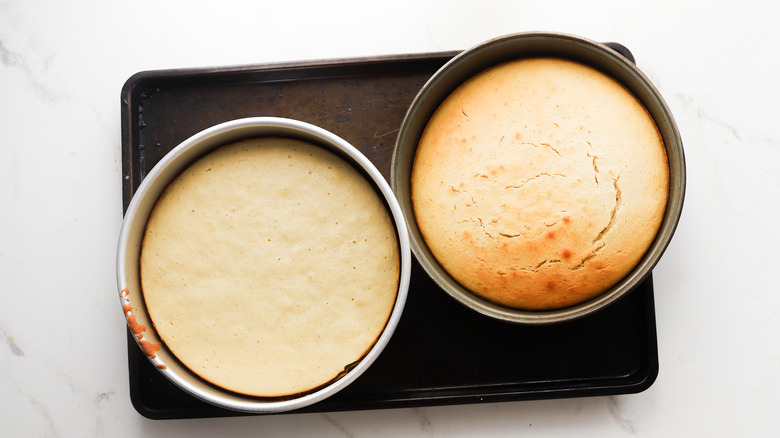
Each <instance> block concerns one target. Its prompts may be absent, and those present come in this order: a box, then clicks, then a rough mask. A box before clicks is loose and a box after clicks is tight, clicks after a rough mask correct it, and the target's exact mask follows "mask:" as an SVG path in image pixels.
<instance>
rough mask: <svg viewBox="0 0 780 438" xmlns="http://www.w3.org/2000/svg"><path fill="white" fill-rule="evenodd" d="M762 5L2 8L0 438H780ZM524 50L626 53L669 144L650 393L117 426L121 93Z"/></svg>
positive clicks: (777, 195)
mask: <svg viewBox="0 0 780 438" xmlns="http://www.w3.org/2000/svg"><path fill="white" fill-rule="evenodd" d="M768 5H769V4H768V3H766V2H763V3H759V2H757V1H743V2H719V3H711V2H707V3H703V2H702V3H697V2H672V1H656V2H644V1H641V2H623V1H608V2H601V3H600V4H597V5H592V4H585V3H582V2H575V1H569V2H525V1H506V2H497V1H490V0H484V1H478V2H474V1H468V2H467V1H449V2H442V1H439V2H425V1H422V0H415V1H408V0H399V1H396V2H390V3H388V4H387V5H381V6H375V7H374V6H371V3H370V2H360V1H351V2H350V1H336V2H309V3H303V4H301V2H298V1H295V0H290V1H285V2H238V1H231V0H228V1H224V2H203V1H187V2H166V1H163V2H159V1H155V2H151V1H135V2H132V3H127V2H125V3H121V4H120V3H118V2H112V1H95V0H88V1H83V2H55V1H44V0H28V1H20V0H5V1H2V2H0V61H1V63H0V157H1V158H0V206H2V207H0V230H2V231H0V297H2V304H0V341H1V342H0V425H2V426H0V430H2V432H0V434H1V435H3V436H9V437H16V436H111V437H123V436H128V437H130V436H132V437H135V436H147V435H148V436H167V437H177V436H181V437H188V438H191V437H195V436H225V437H227V436H246V435H250V434H251V435H268V436H346V437H352V436H356V437H358V436H359V437H363V436H448V437H449V436H516V435H519V434H521V433H528V432H530V433H536V434H537V435H542V436H567V435H576V436H599V437H612V436H632V435H637V436H689V435H692V436H718V435H721V436H733V435H736V434H739V435H741V436H770V435H773V434H777V433H778V432H779V431H780V420H779V419H778V418H779V417H778V416H777V414H778V412H780V381H778V374H780V340H779V339H780V294H778V293H777V290H778V287H777V284H776V283H775V280H776V274H775V272H776V269H777V268H778V267H780V250H778V245H779V244H780V227H778V226H777V224H778V223H780V207H778V200H780V133H778V130H777V120H776V119H777V117H776V116H777V109H776V108H777V102H778V101H780V85H778V84H779V83H780V82H778V80H777V72H778V70H779V69H780V52H778V51H777V50H776V49H775V44H774V43H776V42H777V41H780V28H778V27H777V26H776V25H775V22H774V21H775V17H776V16H777V14H776V12H777V11H767V10H766V7H768ZM773 12H775V13H773ZM529 30H547V31H559V32H565V33H571V34H577V35H581V36H585V37H587V38H590V39H594V40H598V41H618V42H621V43H623V44H624V45H626V46H627V47H628V48H630V49H631V51H632V52H633V53H634V55H635V56H636V59H637V64H638V65H639V67H640V68H641V69H642V70H643V71H644V72H645V73H646V74H647V75H648V76H649V77H650V78H651V80H652V81H653V82H654V83H655V85H656V86H657V87H658V89H659V90H660V91H661V93H662V94H663V95H664V97H665V99H666V100H667V103H668V104H669V106H670V107H671V109H672V112H673V114H674V115H675V117H676V119H677V123H678V125H679V129H680V132H681V134H682V137H683V141H684V145H685V151H686V157H687V166H688V190H687V197H686V204H685V208H684V211H683V216H682V220H681V222H680V224H679V227H678V229H677V233H676V235H675V237H674V239H673V241H672V243H671V245H670V247H669V249H668V250H667V252H666V254H665V255H664V257H663V259H662V260H661V262H660V264H659V265H658V266H657V267H656V269H655V271H654V281H655V299H656V317H657V329H658V349H659V362H660V372H659V375H658V379H657V380H656V382H655V383H654V384H653V385H652V386H651V387H650V388H649V389H648V390H646V391H644V392H641V393H639V394H633V395H621V396H611V397H589V398H579V399H564V400H547V401H521V402H505V403H486V404H478V405H462V406H449V407H425V408H419V409H407V408H403V409H389V410H376V411H360V412H341V413H329V414H316V413H315V414H286V415H278V416H271V417H242V418H222V419H200V420H167V421H155V420H149V419H146V418H144V417H142V416H141V415H139V414H138V413H137V412H136V411H135V410H134V408H133V407H132V405H131V404H130V398H129V393H128V370H127V350H126V348H127V346H126V343H125V341H126V338H125V333H126V331H125V330H126V328H125V321H124V319H123V317H122V313H121V311H120V309H119V306H118V300H117V295H116V293H117V291H116V281H115V268H114V266H115V265H114V263H115V251H116V243H117V238H118V232H119V228H120V225H121V221H122V203H121V199H122V195H121V182H120V178H121V159H122V158H121V152H120V141H121V140H120V118H119V111H120V99H119V93H120V89H121V87H122V85H123V84H124V82H125V81H126V80H127V79H128V78H129V77H130V76H131V75H133V74H134V73H136V72H139V71H143V70H151V69H167V68H179V67H203V66H222V65H243V64H254V63H269V62H278V61H292V60H310V59H328V58H344V57H356V56H373V55H386V54H403V53H422V52H435V51H447V50H456V49H464V48H468V47H470V46H472V45H474V44H477V43H479V42H482V41H484V40H486V39H490V38H493V37H496V36H500V35H503V34H507V33H514V32H520V31H529Z"/></svg>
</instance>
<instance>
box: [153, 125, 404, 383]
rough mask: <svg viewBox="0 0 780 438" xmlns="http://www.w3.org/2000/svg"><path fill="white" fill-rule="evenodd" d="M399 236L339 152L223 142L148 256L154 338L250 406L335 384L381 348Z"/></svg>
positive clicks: (169, 200)
mask: <svg viewBox="0 0 780 438" xmlns="http://www.w3.org/2000/svg"><path fill="white" fill-rule="evenodd" d="M399 269H400V268H399V251H398V245H397V238H396V234H395V228H394V226H393V224H392V222H391V218H390V216H389V214H388V212H387V209H386V207H385V204H384V203H383V201H382V199H381V198H380V197H379V195H378V194H377V192H376V191H375V190H374V188H373V187H372V185H371V184H370V183H369V182H368V181H367V180H366V179H365V178H364V177H363V176H362V175H361V174H360V173H359V172H358V171H357V170H356V169H355V168H353V167H352V166H351V165H349V164H348V163H347V162H346V161H344V160H343V159H341V158H339V157H337V156H336V155H335V154H333V153H331V152H329V151H326V150H325V149H323V148H320V147H317V146H314V145H311V144H309V143H306V142H302V141H298V140H293V139H287V138H257V139H249V140H243V141H240V142H237V143H234V144H231V145H227V146H223V147H221V148H219V149H217V150H216V151H214V152H211V153H209V154H208V155H206V156H205V157H203V158H201V159H200V160H198V161H197V162H195V163H194V164H193V165H191V166H190V167H189V168H187V169H186V170H185V171H184V172H183V173H182V174H181V175H180V176H179V177H178V178H177V179H176V180H175V181H174V182H173V183H171V184H170V186H169V187H168V188H167V190H166V191H165V193H164V194H163V196H162V197H161V199H160V200H159V202H158V204H157V206H156V207H155V209H154V211H153V214H152V215H151V218H150V220H149V223H148V226H147V231H146V237H145V239H144V242H143V249H142V255H141V278H142V287H143V294H144V299H145V301H146V305H147V308H148V311H149V314H150V316H151V319H152V321H153V322H154V325H155V329H156V330H157V332H158V334H159V335H160V337H161V339H162V340H163V341H164V342H165V344H166V345H167V346H168V348H169V349H170V350H171V351H172V352H173V353H174V354H175V355H176V357H177V358H178V359H179V360H180V361H181V362H182V363H183V364H184V365H186V366H187V367H188V368H189V369H190V370H192V371H193V372H195V373H196V374H198V375H200V376H201V377H202V378H204V379H205V380H207V381H210V382H211V383H213V384H215V385H217V386H221V387H223V388H226V389H229V390H232V391H235V392H238V393H242V394H249V395H255V396H267V397H274V396H285V395H292V394H297V393H302V392H306V391H310V390H313V389H316V388H317V387H319V386H321V385H323V384H325V383H327V382H329V381H331V380H333V379H334V378H336V377H337V376H339V375H340V374H342V373H343V372H344V371H345V368H347V367H349V366H350V365H351V364H353V363H355V362H356V361H358V360H360V359H361V357H362V356H363V355H364V354H365V353H366V352H367V351H368V350H369V349H370V348H371V347H372V346H373V344H374V343H375V341H376V339H377V338H378V336H379V335H380V334H381V332H382V330H383V329H384V327H385V324H386V322H387V320H388V318H389V316H390V313H391V311H392V308H393V306H394V303H395V299H396V295H397V290H398V277H399Z"/></svg>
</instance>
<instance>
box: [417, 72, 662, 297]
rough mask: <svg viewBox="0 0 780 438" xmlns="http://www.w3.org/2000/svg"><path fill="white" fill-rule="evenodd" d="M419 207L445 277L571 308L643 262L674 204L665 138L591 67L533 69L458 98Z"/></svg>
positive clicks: (421, 150)
mask: <svg viewBox="0 0 780 438" xmlns="http://www.w3.org/2000/svg"><path fill="white" fill-rule="evenodd" d="M411 190H412V202H413V206H414V212H415V216H416V220H417V223H418V226H419V228H420V231H421V233H422V235H423V238H424V240H425V242H426V244H427V246H428V247H429V248H430V250H431V252H432V253H433V255H434V256H435V257H436V259H437V261H438V262H439V263H440V264H441V266H442V267H443V268H444V269H445V270H446V271H447V272H448V273H449V274H450V275H451V276H452V277H453V278H454V279H455V280H456V281H458V282H459V283H460V284H462V285H463V286H464V287H466V288H467V289H469V290H471V291H472V292H473V293H475V294H477V295H479V296H481V297H483V298H485V299H487V300H490V301H493V302H495V303H498V304H501V305H505V306H508V307H514V308H520V309H528V310H542V309H556V308H562V307H567V306H571V305H574V304H578V303H581V302H583V301H586V300H588V299H591V298H593V297H595V296H597V295H600V294H602V293H603V292H605V291H606V290H607V289H608V288H609V287H611V286H613V285H614V284H615V283H617V282H618V281H619V280H620V279H622V278H623V277H624V276H626V275H627V274H628V273H629V272H630V271H631V270H632V269H633V268H634V267H635V266H636V264H637V263H638V262H639V261H640V259H641V257H642V256H643V255H644V253H645V252H646V251H647V249H648V248H649V246H650V245H651V243H652V242H653V240H654V238H655V236H656V234H657V231H658V229H659V227H660V224H661V221H662V218H663V215H664V212H665V208H666V202H667V196H668V165H667V161H666V152H665V149H664V145H663V141H662V139H661V136H660V134H659V132H658V129H657V128H656V126H655V124H654V122H653V119H652V118H651V117H650V115H649V114H648V112H647V110H646V109H645V108H644V107H643V106H642V104H641V103H640V102H639V101H638V100H637V99H636V98H635V97H634V96H633V95H632V94H631V93H630V92H628V91H627V90H626V89H625V88H624V87H623V86H621V85H620V84H619V83H618V82H616V81H615V80H614V79H612V78H611V77H609V76H607V75H605V74H603V73H601V72H599V71H597V70H595V69H593V68H591V67H588V66H585V65H583V64H580V63H576V62H572V61H568V60H563V59H556V58H529V59H521V60H515V61H510V62H507V63H504V64H501V65H498V66H496V67H493V68H490V69H488V70H486V71H484V72H482V73H480V74H478V75H476V76H475V77H473V78H471V79H470V80H468V81H467V82H465V83H464V84H462V85H461V86H460V87H459V88H457V89H456V90H455V91H454V92H453V93H452V94H451V95H450V96H449V97H448V98H447V99H446V100H445V101H444V102H443V103H442V105H441V106H440V107H439V108H438V110H437V111H436V113H435V114H434V115H433V117H432V118H431V120H430V121H429V123H428V125H427V127H426V129H425V131H424V133H423V136H422V138H421V140H420V142H419V147H418V149H417V152H416V157H415V162H414V167H413V171H412V186H411Z"/></svg>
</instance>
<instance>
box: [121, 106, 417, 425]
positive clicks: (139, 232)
mask: <svg viewBox="0 0 780 438" xmlns="http://www.w3.org/2000/svg"><path fill="white" fill-rule="evenodd" d="M264 136H281V137H290V138H296V139H299V140H303V141H307V142H310V143H312V144H316V145H319V146H320V147H323V148H325V149H327V150H330V151H331V152H334V153H336V154H337V155H339V156H340V157H342V158H343V159H345V160H346V161H347V162H349V163H351V164H352V165H353V166H354V167H355V168H356V169H357V170H359V171H360V172H361V173H362V174H363V175H364V177H365V178H366V179H367V180H368V181H369V182H371V183H372V184H373V186H374V188H375V189H376V191H377V193H378V194H379V195H380V197H381V199H383V200H384V202H385V204H386V206H387V209H388V212H389V214H390V217H391V219H392V221H393V223H394V225H395V229H396V235H397V242H398V249H399V256H400V276H399V286H398V292H397V295H396V300H395V304H394V307H393V309H392V312H391V314H390V317H389V319H388V321H387V324H386V326H385V328H384V331H383V332H382V333H381V335H380V336H379V338H378V339H377V341H376V342H375V344H374V345H373V346H372V347H371V349H370V350H369V351H368V352H367V353H366V355H365V356H364V357H363V358H362V359H361V360H360V361H359V362H358V363H357V364H356V365H354V367H352V368H351V369H349V370H348V371H347V372H346V373H345V374H343V375H342V376H340V378H338V379H336V380H334V381H333V382H331V383H329V384H327V385H325V386H324V387H321V388H320V389H317V390H315V391H313V392H310V393H306V394H303V395H300V396H294V397H291V398H287V399H282V398H279V399H276V398H260V397H251V396H245V395H242V394H238V393H234V392H231V391H227V390H224V389H222V388H219V387H217V386H215V385H212V384H210V383H207V382H206V381H205V380H202V379H201V378H200V377H198V376H197V375H196V374H194V373H193V372H191V371H190V370H189V369H187V368H186V367H185V366H184V365H183V364H181V363H180V362H179V361H178V360H177V359H176V358H175V357H174V355H173V354H172V353H171V351H170V350H168V349H167V348H166V346H165V344H164V343H163V342H161V340H160V339H159V337H158V336H157V334H156V333H155V331H154V330H153V324H152V321H151V319H150V317H149V315H148V313H147V311H146V306H145V304H144V299H143V291H142V289H141V279H140V268H139V257H140V252H141V245H142V240H143V235H144V231H145V228H146V223H147V221H148V218H149V216H150V214H151V212H152V209H153V208H154V206H155V204H156V202H157V200H158V199H159V197H160V196H161V194H162V193H163V191H164V190H165V189H166V187H167V186H168V185H169V184H170V183H171V182H172V181H173V179H174V178H176V176H177V175H179V173H180V172H182V171H183V170H184V169H185V168H186V167H187V166H188V165H189V164H191V163H193V162H194V161H195V160H197V159H198V158H199V157H201V156H203V155H204V154H206V153H208V152H209V151H211V150H213V149H215V148H217V147H219V146H222V145H225V144H228V143H232V142H235V141H238V140H241V139H244V138H252V137H264ZM408 236H409V234H408V231H407V228H406V223H405V221H404V219H403V213H402V210H401V207H400V205H399V204H398V202H397V201H396V198H395V196H394V194H393V192H392V189H391V188H390V185H389V184H388V183H387V182H386V181H385V179H384V177H383V176H382V174H381V173H380V172H379V171H378V170H377V169H376V167H374V165H373V164H372V163H371V162H370V161H369V160H368V158H366V157H365V156H364V155H363V154H362V153H361V152H360V151H359V150H357V149H356V148H355V147H353V146H352V145H350V144H349V143H348V142H346V141H345V140H343V139H341V138H340V137H338V136H336V135H335V134H333V133H331V132H329V131H327V130H325V129H322V128H319V127H317V126H313V125H311V124H308V123H304V122H301V121H297V120H291V119H285V118H274V117H256V118H246V119H238V120H233V121H229V122H225V123H222V124H219V125H216V126H213V127H211V128H208V129H206V130H204V131H201V132H199V133H197V134H195V135H193V136H192V137H190V138H188V139H187V140H185V141H184V142H182V143H181V144H179V145H178V146H177V147H176V148H174V149H173V150H172V151H171V152H169V153H168V154H167V155H166V156H165V157H163V159H162V160H160V162H159V163H158V164H157V165H156V166H155V167H154V168H153V169H152V171H151V172H150V173H149V174H148V175H147V176H146V178H145V179H144V180H143V181H142V182H141V185H140V186H139V187H138V190H137V191H136V192H135V194H134V196H133V198H132V200H131V202H130V205H129V207H128V209H127V212H126V213H125V218H124V221H123V223H122V228H121V231H120V236H119V245H118V249H117V284H118V288H119V291H120V292H119V295H120V303H121V305H122V309H123V311H124V314H125V316H126V318H127V321H128V326H129V328H130V330H131V331H132V332H133V333H135V334H141V335H143V336H142V338H141V339H137V342H138V345H139V347H140V348H141V349H142V350H143V352H144V354H145V355H146V356H147V357H148V358H149V359H150V360H151V362H152V363H153V364H154V365H155V366H156V367H157V368H158V369H159V371H160V372H161V373H162V374H163V375H165V377H167V378H168V379H170V380H171V381H172V382H173V383H175V384H176V385H177V386H179V387H180V388H182V389H183V390H184V391H186V392H187V393H189V394H191V395H193V396H195V397H197V398H199V399H201V400H204V401H206V402H208V403H211V404H213V405H216V406H219V407H223V408H226V409H231V410H235V411H242V412H251V413H273V412H283V411H289V410H293V409H298V408H302V407H304V406H308V405H311V404H314V403H316V402H318V401H321V400H324V399H326V398H327V397H329V396H331V395H333V394H335V393H336V392H338V391H340V390H341V389H343V388H344V387H346V386H347V385H349V384H350V383H351V382H352V381H354V380H355V379H356V378H357V377H358V376H359V375H361V374H362V373H363V372H364V371H365V370H366V369H367V368H368V367H369V366H370V365H371V364H372V363H373V362H374V360H375V359H376V358H377V357H378V356H379V354H380V353H381V352H382V350H383V349H384V347H385V346H386V345H387V343H388V341H389V340H390V337H391V336H392V335H393V332H394V330H395V328H396V326H397V325H398V321H399V319H400V317H401V313H402V311H403V308H404V304H405V302H406V296H407V292H408V289H409V278H410V271H411V257H412V255H411V250H410V244H409V237H408ZM142 326H143V327H145V328H146V330H144V331H142V330H141V327H142Z"/></svg>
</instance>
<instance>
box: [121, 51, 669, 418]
mask: <svg viewBox="0 0 780 438" xmlns="http://www.w3.org/2000/svg"><path fill="white" fill-rule="evenodd" d="M454 55H455V52H447V53H433V54H419V55H403V56H388V57H376V58H365V59H363V58H361V59H344V60H330V61H312V62H300V63H286V64H272V65H253V66H236V67H229V68H202V69H184V70H166V71H151V72H142V73H139V74H137V75H134V76H133V77H131V78H130V79H128V81H127V83H126V84H125V87H124V88H123V90H122V96H121V98H122V103H121V110H122V165H123V179H122V184H123V197H124V208H125V209H126V208H127V205H128V203H129V202H130V199H131V198H132V196H133V193H134V191H135V190H136V189H137V187H138V185H139V184H140V181H141V180H142V179H143V177H144V175H145V174H146V173H147V172H148V171H149V170H150V169H151V168H152V166H154V164H155V163H156V162H157V161H159V160H160V158H162V157H163V156H164V155H165V154H166V153H167V152H168V151H170V150H171V149H172V148H173V147H175V146H176V145H177V144H178V143H179V142H181V141H183V140H184V139H186V138H187V137H189V136H191V135H192V134H195V133H196V132H198V131H200V130H202V129H205V128H207V127H209V126H212V125H215V124H217V123H220V122H224V121H227V120H231V119H236V118H242V117H254V116H276V117H290V118H295V119H298V120H302V121H305V122H309V123H313V124H316V125H319V126H321V127H323V128H325V129H328V130H330V131H332V132H334V133H335V134H337V135H339V136H341V137H343V138H344V139H345V140H347V141H349V142H350V143H352V144H353V145H354V146H355V147H357V148H358V149H360V151H361V152H363V153H364V154H365V155H366V156H367V157H368V158H369V159H370V160H371V161H372V162H373V163H374V164H375V165H376V166H377V168H378V169H379V170H380V171H381V172H382V174H383V175H384V176H385V178H386V179H388V180H389V175H390V166H391V157H392V151H393V146H394V143H395V138H396V135H397V132H398V128H399V126H400V124H401V121H402V120H403V117H404V115H405V113H406V109H407V108H408V106H409V104H410V103H411V101H412V99H413V98H414V96H415V95H416V93H417V91H419V89H420V88H421V87H422V85H423V84H424V83H425V81H426V80H427V79H428V78H429V77H430V76H431V75H432V74H433V73H434V72H435V71H436V70H437V69H438V68H439V67H441V66H442V65H443V64H444V63H445V62H446V61H447V60H449V59H450V58H451V57H452V56H454ZM628 55H629V56H630V53H629V54H628ZM653 292H654V291H653V284H652V276H651V277H649V278H648V279H647V280H645V282H644V283H642V284H641V285H640V286H638V287H637V288H636V289H635V290H634V291H632V292H631V293H630V294H629V295H628V296H626V297H625V298H624V299H622V300H620V301H618V302H617V303H615V304H614V305H612V306H610V307H609V308H607V309H604V310H603V311H600V312H598V313H597V314H595V315H592V316H589V317H586V318H583V319H580V320H577V321H573V322H569V323H566V324H560V325H555V326H541V327H533V326H520V325H512V324H509V323H504V322H499V321H494V320H491V319H489V318H487V317H485V316H482V315H478V314H476V313H474V312H472V311H470V310H468V309H466V308H464V307H463V306H461V305H460V304H458V303H456V302H455V301H454V300H453V299H451V298H450V297H449V296H447V295H446V294H445V293H444V292H443V291H441V290H440V289H439V288H438V286H436V284H435V283H434V282H433V281H432V280H431V279H430V278H429V277H428V276H427V275H426V273H425V272H424V270H423V269H422V268H421V267H420V266H419V265H418V264H417V263H416V261H415V262H414V263H413V269H412V279H411V286H410V289H409V298H408V302H407V306H406V308H405V310H404V314H403V317H402V318H401V321H400V323H399V326H398V328H397V330H396V332H395V334H394V336H393V338H392V340H391V341H390V343H389V344H388V346H387V347H386V349H385V351H384V352H383V353H382V354H381V355H380V357H379V359H377V361H376V362H375V363H374V364H373V365H372V366H371V367H370V369H369V370H368V371H366V373H365V374H363V375H362V376H361V377H360V378H358V380H356V381H355V382H354V383H353V384H351V385H350V386H349V387H347V388H346V389H344V390H343V391H341V392H340V393H338V394H336V395H335V396H333V397H331V398H329V399H327V400H325V401H323V402H320V403H318V404H316V405H313V406H310V407H308V408H305V409H303V410H302V411H301V412H325V411H338V410H359V409H379V408H395V407H411V406H431V405H445V404H463V403H482V402H497V401H511V400H529V399H548V398H560V397H581V396H594V395H610V394H626V393H636V392H640V391H643V390H644V389H646V388H648V387H649V386H650V385H651V384H652V383H653V381H654V380H655V378H656V376H657V373H658V352H657V343H656V327H655V315H654V305H653ZM128 365H129V384H130V395H131V400H132V402H133V405H134V406H135V408H136V410H137V411H138V412H139V413H140V414H142V415H144V416H146V417H149V418H155V419H171V418H197V417H215V416H232V415H243V414H239V413H235V412H231V411H226V410H223V409H220V408H217V407H214V406H211V405H209V404H207V403H205V402H202V401H200V400H198V399H195V398H193V397H192V396H190V395H188V394H186V393H185V392H183V391H182V390H180V389H179V388H178V387H176V386H175V385H173V384H172V383H171V382H169V381H168V380H167V379H166V378H165V377H164V376H162V374H160V373H159V372H157V370H156V369H155V368H154V367H153V366H152V365H151V364H150V363H149V362H148V360H147V359H146V358H145V357H144V356H143V355H142V354H141V352H140V350H139V349H138V348H137V346H136V345H135V343H134V341H133V340H132V338H131V337H130V336H128Z"/></svg>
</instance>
